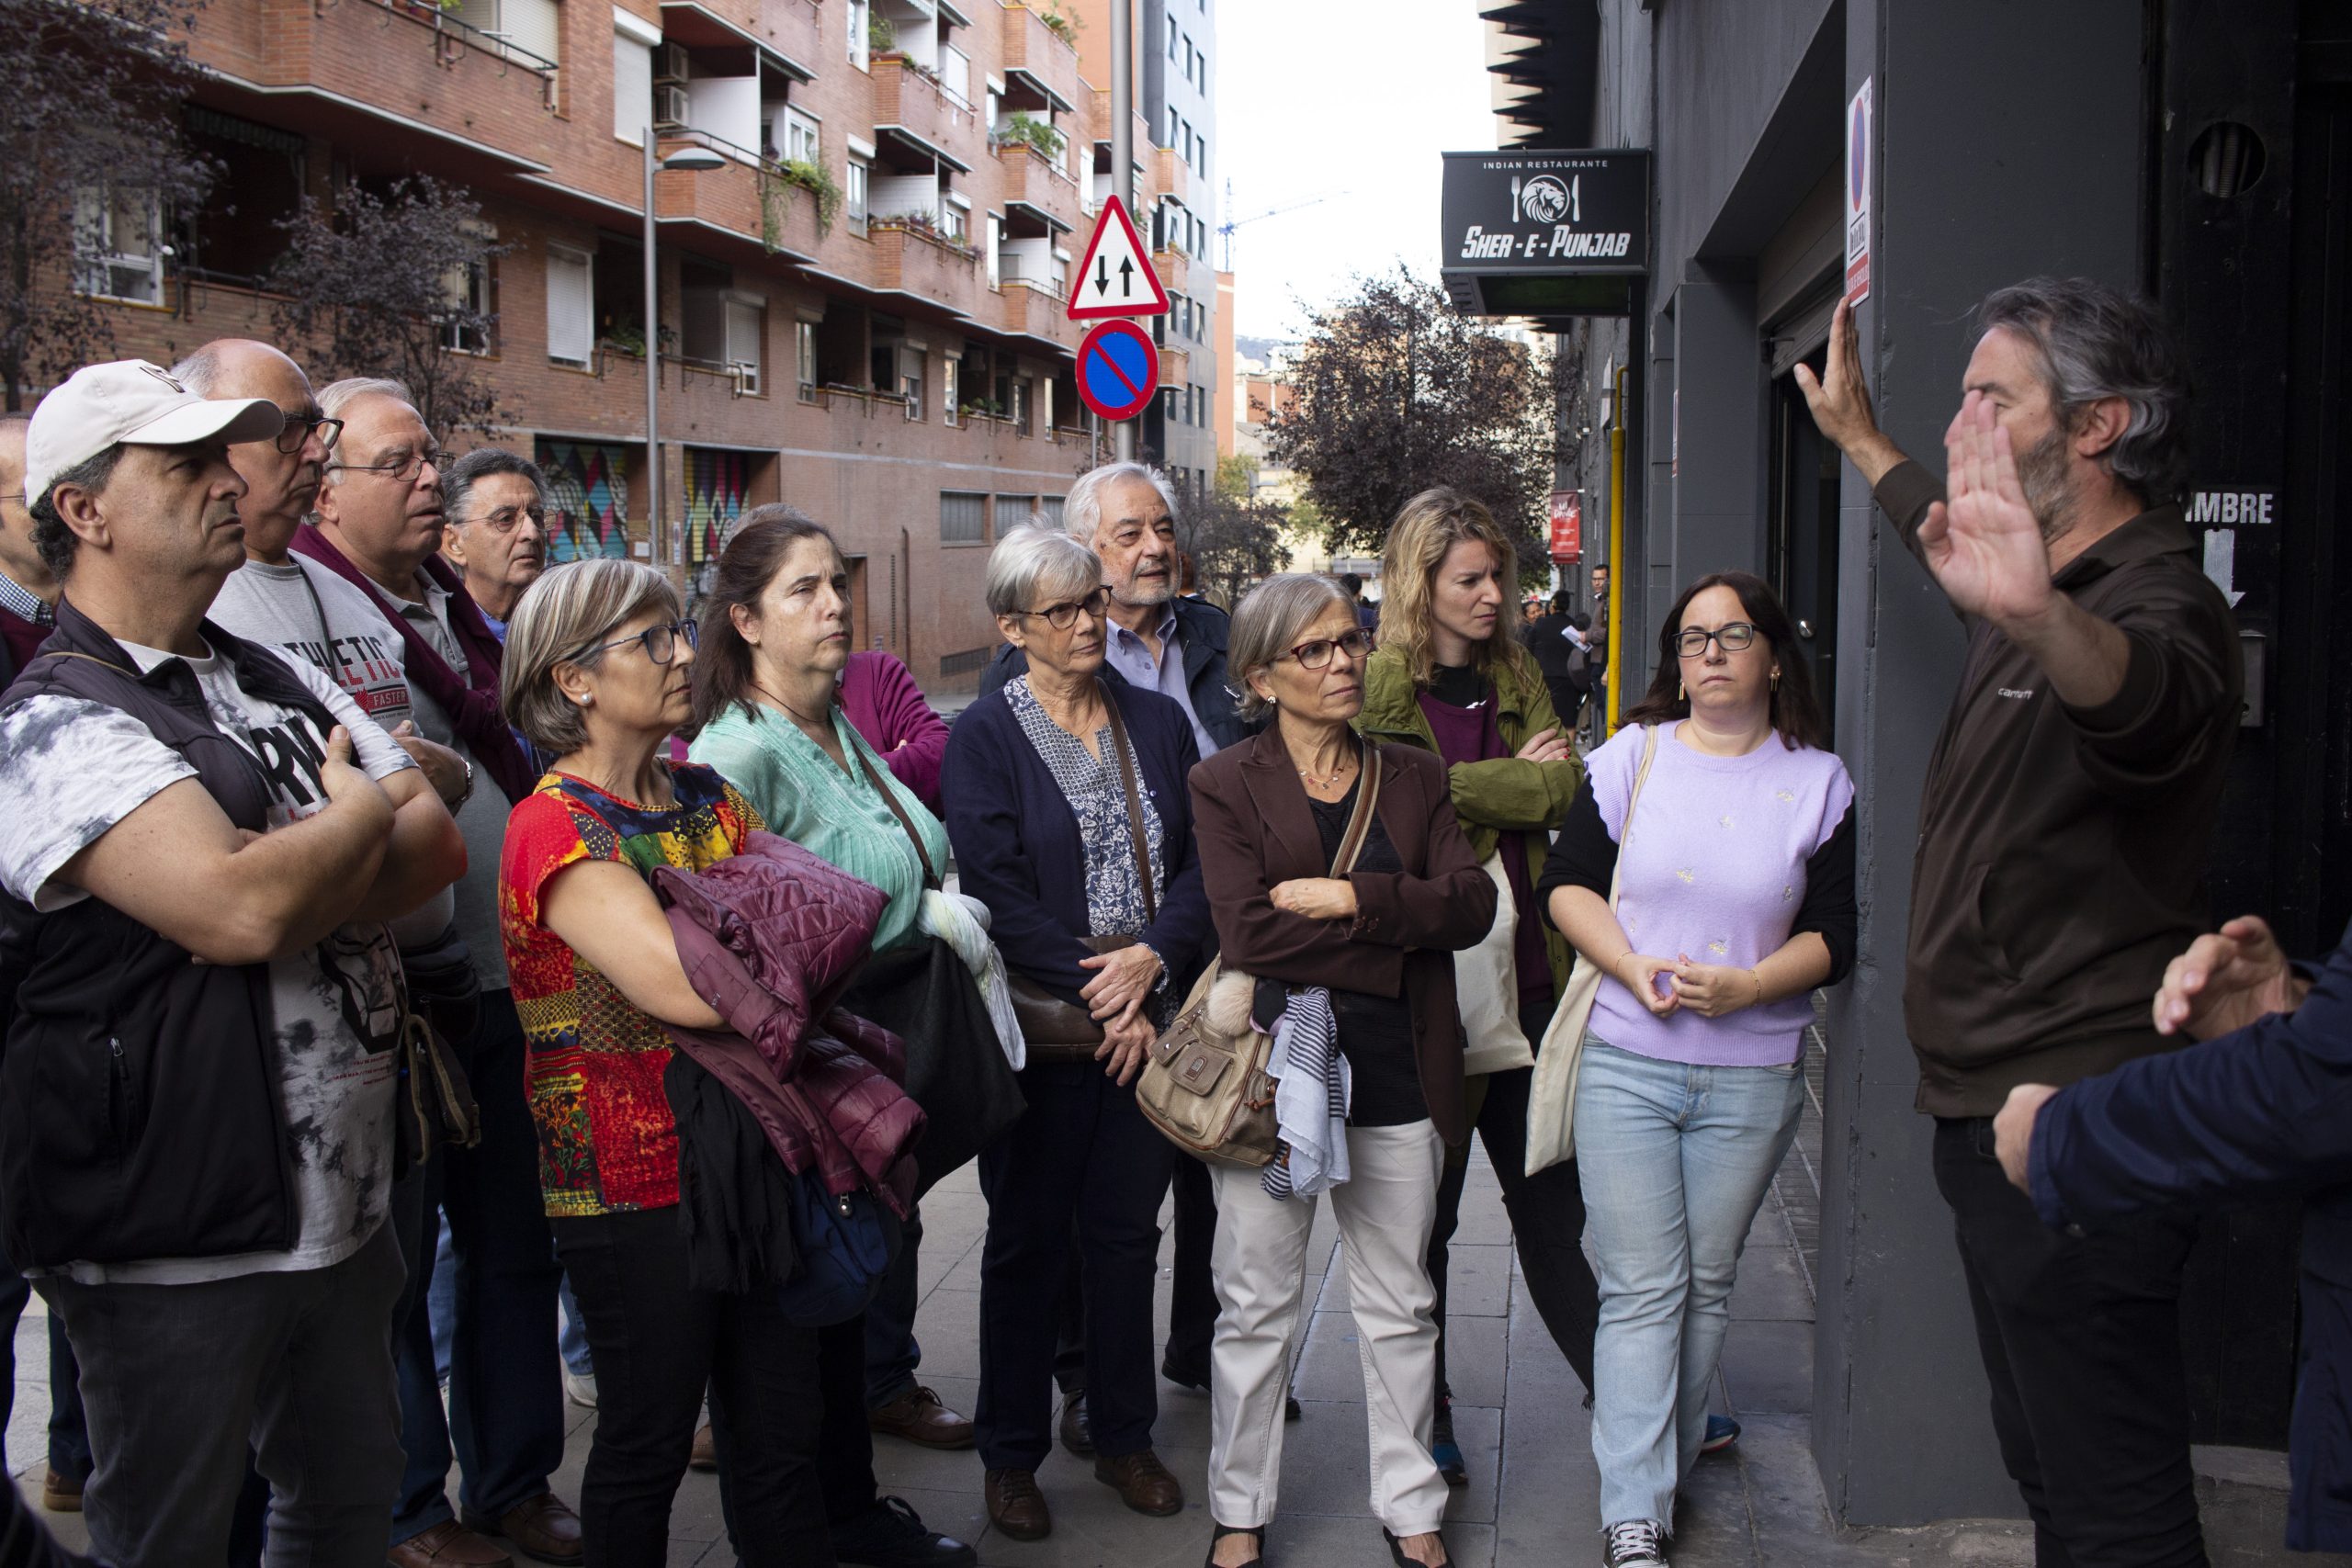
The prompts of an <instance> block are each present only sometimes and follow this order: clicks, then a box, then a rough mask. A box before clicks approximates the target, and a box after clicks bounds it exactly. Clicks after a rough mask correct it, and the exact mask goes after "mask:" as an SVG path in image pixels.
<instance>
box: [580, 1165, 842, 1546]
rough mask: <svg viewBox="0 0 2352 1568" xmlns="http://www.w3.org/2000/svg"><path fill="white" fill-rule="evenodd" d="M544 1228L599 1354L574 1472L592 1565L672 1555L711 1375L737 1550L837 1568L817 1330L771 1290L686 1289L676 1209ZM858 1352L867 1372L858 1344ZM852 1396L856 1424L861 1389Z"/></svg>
mask: <svg viewBox="0 0 2352 1568" xmlns="http://www.w3.org/2000/svg"><path fill="white" fill-rule="evenodd" d="M548 1223H549V1226H550V1228H552V1229H553V1230H554V1232H555V1237H556V1251H557V1254H558V1255H559V1256H560V1258H562V1260H563V1266H564V1268H565V1269H566V1270H567V1271H569V1272H570V1274H571V1291H572V1294H573V1295H575V1296H577V1297H578V1298H579V1301H580V1311H581V1314H582V1317H583V1318H585V1319H586V1322H587V1327H588V1347H589V1349H590V1350H591V1352H592V1353H594V1356H595V1358H596V1432H595V1438H594V1442H593V1443H592V1444H591V1445H590V1447H589V1450H588V1465H587V1470H586V1472H585V1473H584V1474H583V1475H582V1478H581V1483H580V1524H581V1530H582V1534H583V1535H584V1537H585V1538H586V1545H587V1551H588V1556H587V1568H643V1565H644V1564H647V1563H654V1562H666V1561H667V1560H668V1558H669V1552H670V1503H671V1499H672V1498H673V1497H674V1496H675V1495H676V1494H677V1490H678V1483H679V1482H680V1481H682V1480H683V1479H684V1477H685V1473H686V1458H687V1454H688V1452H689V1450H691V1449H692V1448H693V1446H694V1440H695V1424H696V1423H697V1422H698V1421H699V1420H700V1419H701V1415H702V1404H703V1393H704V1389H705V1388H706V1386H707V1388H708V1390H709V1394H710V1424H711V1432H712V1436H713V1438H715V1440H716V1441H717V1444H718V1489H719V1497H720V1501H721V1504H722V1506H723V1507H724V1510H725V1513H726V1517H727V1521H728V1534H729V1537H730V1538H731V1539H732V1541H733V1544H734V1548H735V1555H736V1557H737V1558H738V1559H739V1560H740V1561H741V1562H743V1563H745V1564H747V1565H749V1568H831V1564H832V1562H833V1548H832V1540H831V1534H830V1532H829V1531H828V1530H827V1529H826V1525H825V1505H824V1500H823V1498H822V1496H821V1495H820V1490H819V1480H818V1466H817V1450H818V1427H819V1420H820V1415H821V1413H822V1408H823V1396H822V1394H821V1393H820V1385H819V1377H818V1355H817V1331H816V1330H814V1329H807V1328H795V1327H793V1326H792V1325H790V1324H788V1323H786V1321H785V1320H784V1314H783V1312H782V1310H781V1309H780V1307H779V1306H778V1305H777V1303H776V1299H775V1295H774V1294H773V1293H772V1292H760V1291H754V1292H750V1293H748V1294H745V1295H740V1296H737V1295H721V1294H717V1293H714V1292H707V1291H693V1290H689V1289H687V1288H686V1243H685V1237H684V1233H683V1232H682V1231H681V1230H680V1228H679V1224H678V1211H677V1210H676V1209H674V1208H668V1209H648V1210H642V1211H639V1212H636V1213H619V1214H596V1215H583V1216H577V1217H571V1218H565V1219H558V1220H552V1221H550V1222H548ZM854 1326H856V1325H854ZM856 1342H857V1344H858V1345H860V1346H863V1344H864V1337H863V1331H862V1327H861V1328H860V1329H859V1334H858V1337H857V1341H856ZM857 1359H858V1365H859V1367H861V1368H862V1367H863V1364H864V1353H863V1350H862V1349H861V1350H859V1351H858V1352H857ZM859 1375H860V1376H861V1377H862V1376H863V1372H862V1371H861V1372H860V1374H859ZM853 1404H854V1405H855V1406H856V1407H857V1409H858V1414H859V1416H860V1418H861V1419H862V1418H863V1416H864V1414H865V1410H864V1401H863V1399H862V1397H858V1396H853Z"/></svg>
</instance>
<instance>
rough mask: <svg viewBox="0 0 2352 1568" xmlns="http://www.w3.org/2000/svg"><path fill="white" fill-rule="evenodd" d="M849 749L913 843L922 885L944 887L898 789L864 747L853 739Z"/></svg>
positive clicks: (909, 840) (867, 780)
mask: <svg viewBox="0 0 2352 1568" xmlns="http://www.w3.org/2000/svg"><path fill="white" fill-rule="evenodd" d="M850 750H853V751H854V752H856V753H857V765H858V766H859V767H861V768H864V769H865V778H866V782H867V783H868V784H872V785H873V786H874V792H875V793H876V795H880V796H881V797H882V804H883V805H885V806H887V807H889V808H890V815H891V816H893V817H895V818H898V819H899V827H901V828H904V829H906V830H907V841H908V842H909V843H910V844H912V845H914V847H915V858H916V859H917V860H919V861H921V862H922V885H923V886H925V887H929V888H933V889H937V888H941V887H944V886H946V883H945V882H944V881H942V880H941V878H940V875H939V868H938V867H937V866H935V865H933V864H932V863H931V851H930V850H929V849H928V848H926V847H925V846H924V844H923V841H922V833H921V832H920V831H919V830H918V829H916V827H915V823H914V818H911V817H910V816H908V815H907V808H906V807H903V806H900V805H899V794H898V791H896V790H894V789H892V788H891V787H890V782H889V781H888V779H886V778H884V777H883V776H882V771H881V770H880V769H879V768H876V766H875V765H874V759H873V758H871V757H869V756H867V755H866V754H865V747H863V746H861V745H859V744H857V743H856V742H855V741H854V740H853V741H852V742H850Z"/></svg>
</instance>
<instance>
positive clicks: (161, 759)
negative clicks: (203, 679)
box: [0, 696, 197, 912]
mask: <svg viewBox="0 0 2352 1568" xmlns="http://www.w3.org/2000/svg"><path fill="white" fill-rule="evenodd" d="M196 776H197V773H196V770H195V769H194V768H192V767H190V766H189V765H188V763H187V759H186V758H184V757H182V756H181V755H180V754H179V753H178V752H177V751H175V750H172V749H171V748H170V747H168V746H166V745H164V743H163V742H162V741H160V740H158V739H155V736H154V732H153V731H152V730H150V729H149V728H147V727H146V726H145V725H143V724H141V723H140V722H139V721H138V720H137V719H135V718H133V717H131V716H130V715H129V714H127V713H125V712H123V711H122V710H121V709H120V708H117V707H109V706H107V705H106V704H104V703H94V702H89V701H87V700H85V699H84V698H81V697H59V696H41V697H32V698H28V699H27V700H26V701H24V702H21V703H18V704H17V705H15V706H14V707H11V708H9V709H8V710H7V712H6V713H5V714H0V801H6V803H7V807H8V812H9V815H10V816H11V817H12V818H14V823H13V825H12V828H11V830H10V831H9V832H7V833H5V834H0V886H6V888H7V890H8V891H9V892H10V893H11V894H14V895H15V896H16V897H19V898H22V899H24V900H26V901H27V902H28V903H29V904H31V905H32V906H33V908H36V909H40V910H42V911H44V912H46V911H48V910H51V909H62V908H65V907H66V906H67V905H69V904H73V903H76V902H78V901H80V900H81V899H83V898H85V897H89V895H88V894H86V893H85V892H84V891H83V890H82V889H81V888H78V887H73V886H65V885H63V884H52V883H51V880H50V879H51V877H53V876H55V875H56V874H57V872H58V869H59V868H60V867H61V866H62V865H64V863H66V862H67V861H70V860H72V859H73V858H74V856H75V855H77V854H80V853H81V852H83V851H84V850H85V849H88V848H89V847H90V846H91V845H92V844H95V843H96V842H97V841H98V840H99V839H101V838H103V837H105V835H106V833H107V829H110V828H112V827H113V826H114V825H115V824H116V823H118V822H119V821H121V820H122V819H123V818H126V817H128V816H130V814H131V813H132V812H134V811H136V810H138V809H139V808H140V807H142V806H144V805H146V804H147V802H148V801H150V800H151V799H153V798H154V796H155V795H158V794H160V793H162V792H163V791H164V790H165V789H167V788H169V787H170V786H171V785H173V784H177V783H179V782H180V780H182V779H192V778H195V777H196Z"/></svg>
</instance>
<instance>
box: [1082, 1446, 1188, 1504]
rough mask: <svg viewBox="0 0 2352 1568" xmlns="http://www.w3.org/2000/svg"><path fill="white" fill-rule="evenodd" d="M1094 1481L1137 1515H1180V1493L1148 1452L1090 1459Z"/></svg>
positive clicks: (1153, 1456) (1162, 1466)
mask: <svg viewBox="0 0 2352 1568" xmlns="http://www.w3.org/2000/svg"><path fill="white" fill-rule="evenodd" d="M1094 1479H1095V1480H1097V1481H1099V1482H1101V1483H1103V1485H1105V1486H1109V1487H1112V1488H1114V1489H1115V1490H1116V1491H1117V1492H1118V1494H1119V1501H1120V1502H1122V1503H1125V1505H1126V1506H1128V1507H1130V1508H1133V1509H1134V1510H1135V1511H1136V1513H1138V1514H1151V1515H1155V1516H1159V1517H1165V1516H1167V1515H1169V1514H1173V1513H1179V1512H1182V1509H1183V1506H1184V1489H1183V1487H1182V1486H1180V1485H1178V1484H1177V1483H1176V1478H1175V1477H1174V1476H1172V1475H1170V1474H1169V1473H1168V1467H1167V1466H1166V1465H1164V1464H1162V1463H1160V1462H1159V1455H1158V1454H1156V1453H1153V1452H1152V1451H1151V1450H1149V1449H1144V1450H1140V1451H1138V1452H1136V1453H1131V1454H1121V1455H1120V1456H1119V1457H1118V1458H1116V1459H1113V1458H1111V1457H1110V1456H1108V1455H1106V1454H1097V1455H1095V1456H1094Z"/></svg>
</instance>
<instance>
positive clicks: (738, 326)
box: [726, 299, 761, 392]
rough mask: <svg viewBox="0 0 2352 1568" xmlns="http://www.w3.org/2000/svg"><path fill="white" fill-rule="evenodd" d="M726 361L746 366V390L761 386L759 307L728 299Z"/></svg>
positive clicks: (756, 389)
mask: <svg viewBox="0 0 2352 1568" xmlns="http://www.w3.org/2000/svg"><path fill="white" fill-rule="evenodd" d="M726 331H727V363H728V364H729V365H740V366H741V367H743V372H744V374H743V390H745V391H746V392H757V391H758V390H759V389H760V358H761V355H760V308H759V307H758V306H756V305H750V304H746V303H744V302H743V301H742V300H740V299H729V300H728V301H727V328H726Z"/></svg>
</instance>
